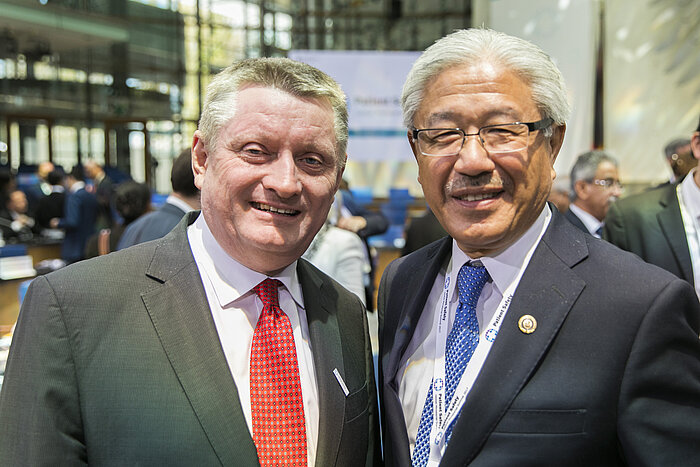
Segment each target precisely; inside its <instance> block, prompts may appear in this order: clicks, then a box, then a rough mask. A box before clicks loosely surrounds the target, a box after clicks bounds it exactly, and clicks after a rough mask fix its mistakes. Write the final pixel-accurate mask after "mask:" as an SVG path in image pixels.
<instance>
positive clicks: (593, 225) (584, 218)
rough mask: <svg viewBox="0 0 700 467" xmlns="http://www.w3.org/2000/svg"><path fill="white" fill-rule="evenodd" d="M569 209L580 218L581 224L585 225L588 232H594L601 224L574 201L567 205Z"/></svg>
mask: <svg viewBox="0 0 700 467" xmlns="http://www.w3.org/2000/svg"><path fill="white" fill-rule="evenodd" d="M569 209H570V210H571V211H572V212H573V213H574V214H576V216H577V217H578V218H579V219H581V222H583V225H585V226H586V228H587V229H588V232H589V233H591V234H595V233H596V232H597V231H598V229H599V228H601V227H602V226H603V223H602V222H600V221H599V220H598V219H596V218H595V216H593V214H591V213H589V212H588V211H584V210H583V209H581V208H580V207H578V206H576V205H575V204H574V203H571V204H570V205H569Z"/></svg>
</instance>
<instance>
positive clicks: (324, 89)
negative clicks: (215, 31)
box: [199, 57, 348, 168]
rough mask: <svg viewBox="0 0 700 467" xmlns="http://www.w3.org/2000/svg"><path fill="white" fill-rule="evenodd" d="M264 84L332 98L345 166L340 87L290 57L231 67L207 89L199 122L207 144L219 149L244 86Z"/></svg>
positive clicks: (345, 133) (341, 160)
mask: <svg viewBox="0 0 700 467" xmlns="http://www.w3.org/2000/svg"><path fill="white" fill-rule="evenodd" d="M250 84H253V85H256V84H257V85H260V86H265V87H270V88H274V89H278V90H280V91H284V92H286V93H288V94H291V95H293V96H296V97H301V98H311V99H328V102H329V103H330V105H331V107H332V109H333V115H334V125H333V126H334V129H335V139H336V148H337V150H338V162H339V168H342V167H344V166H345V157H344V156H345V150H346V148H347V144H348V110H347V105H346V102H345V94H344V93H343V91H342V89H340V85H339V84H338V83H337V82H336V81H335V80H333V78H331V77H330V76H328V75H327V74H325V73H324V72H322V71H320V70H318V69H316V68H314V67H312V66H311V65H307V64H306V63H301V62H297V61H294V60H291V59H289V58H281V57H274V58H249V59H245V60H241V61H239V62H236V63H234V64H233V65H231V66H229V67H227V68H226V69H224V70H223V71H221V72H220V73H219V74H217V75H216V76H215V77H214V79H212V81H211V82H210V83H209V86H207V94H206V97H205V99H204V105H203V107H202V115H201V117H200V120H199V131H200V133H201V135H202V139H203V140H204V142H205V143H207V144H209V145H211V146H213V147H216V144H217V139H218V136H219V131H220V130H221V127H222V126H223V125H224V124H225V123H226V122H228V121H229V120H230V119H231V118H232V117H233V116H234V114H235V113H236V97H237V96H238V91H239V90H240V89H241V87H243V86H244V85H250Z"/></svg>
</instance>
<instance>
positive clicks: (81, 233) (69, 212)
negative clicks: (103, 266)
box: [49, 165, 99, 263]
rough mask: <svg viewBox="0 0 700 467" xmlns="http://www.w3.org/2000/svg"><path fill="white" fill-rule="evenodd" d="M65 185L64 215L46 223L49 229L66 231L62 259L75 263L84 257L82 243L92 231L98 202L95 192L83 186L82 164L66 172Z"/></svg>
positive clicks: (83, 243) (93, 231)
mask: <svg viewBox="0 0 700 467" xmlns="http://www.w3.org/2000/svg"><path fill="white" fill-rule="evenodd" d="M64 185H65V188H66V192H67V194H66V199H65V202H64V205H63V217H60V218H58V217H54V218H53V219H51V221H50V222H49V225H50V227H51V228H52V229H62V230H64V231H65V233H66V234H65V237H64V238H63V245H61V259H62V260H64V261H65V262H66V263H75V262H76V261H80V260H81V259H83V258H84V257H85V244H86V243H87V240H88V238H90V236H91V235H92V234H94V233H95V223H96V222H97V216H98V212H99V205H98V203H97V198H95V195H93V194H92V193H90V192H89V191H87V190H86V189H85V175H84V172H83V167H82V166H81V165H76V166H75V167H73V169H72V170H71V171H70V173H68V174H66V176H65V178H64Z"/></svg>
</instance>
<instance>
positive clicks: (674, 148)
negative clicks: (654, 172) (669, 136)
mask: <svg viewBox="0 0 700 467" xmlns="http://www.w3.org/2000/svg"><path fill="white" fill-rule="evenodd" d="M690 142H691V141H690V139H688V138H676V139H674V140H672V141H669V143H668V144H667V145H666V147H664V156H665V158H666V162H667V163H668V166H669V167H670V168H671V176H670V177H669V181H667V182H666V183H663V184H662V185H666V184H669V183H679V182H680V181H681V180H683V179H684V178H685V176H686V175H688V172H690V171H691V170H693V169H694V168H695V167H697V165H698V160H697V159H696V158H695V157H694V156H693V151H692V148H691V144H690ZM659 186H661V185H659Z"/></svg>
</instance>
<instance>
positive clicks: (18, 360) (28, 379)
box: [0, 276, 87, 466]
mask: <svg viewBox="0 0 700 467" xmlns="http://www.w3.org/2000/svg"><path fill="white" fill-rule="evenodd" d="M62 313H63V311H62V310H61V307H60V305H59V304H58V301H57V299H56V295H55V292H54V290H53V289H52V287H51V285H50V284H49V282H48V280H47V279H46V277H44V276H40V277H38V278H36V279H35V280H34V281H33V282H32V284H31V286H30V287H29V290H28V291H27V295H26V296H25V300H24V303H23V305H22V309H21V311H20V315H19V320H18V322H17V326H16V330H15V333H14V336H13V339H12V346H11V348H10V355H9V359H8V362H7V367H6V373H5V379H4V382H3V387H2V392H0V459H1V460H2V461H1V462H2V464H3V465H7V466H15V465H32V466H44V465H46V466H49V465H82V464H87V456H86V451H85V446H84V442H83V439H82V438H83V435H82V421H81V415H80V406H79V394H78V387H77V378H76V368H75V364H74V361H73V355H72V345H71V336H70V331H69V330H68V329H67V328H66V325H65V322H64V320H63V316H62Z"/></svg>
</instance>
